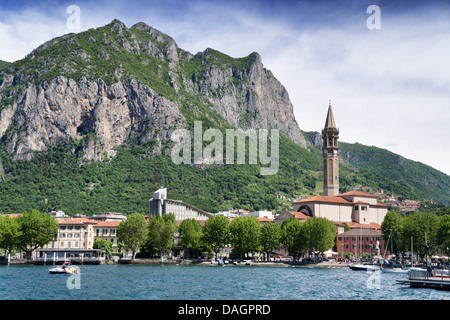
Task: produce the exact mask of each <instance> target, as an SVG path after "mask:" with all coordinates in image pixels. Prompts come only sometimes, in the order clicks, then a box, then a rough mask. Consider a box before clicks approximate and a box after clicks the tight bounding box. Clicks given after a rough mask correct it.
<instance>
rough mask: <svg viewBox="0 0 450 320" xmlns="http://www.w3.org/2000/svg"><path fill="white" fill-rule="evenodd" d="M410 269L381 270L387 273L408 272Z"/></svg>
mask: <svg viewBox="0 0 450 320" xmlns="http://www.w3.org/2000/svg"><path fill="white" fill-rule="evenodd" d="M408 271H409V270H408V269H403V268H381V272H385V273H408Z"/></svg>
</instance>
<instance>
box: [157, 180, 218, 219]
mask: <svg viewBox="0 0 450 320" xmlns="http://www.w3.org/2000/svg"><path fill="white" fill-rule="evenodd" d="M166 213H173V214H175V220H180V221H183V220H185V219H195V220H198V221H206V220H208V218H209V217H212V216H213V214H212V213H209V212H206V211H203V210H201V209H198V208H196V207H194V206H192V205H190V204H188V203H185V202H183V201H180V200H172V199H167V188H161V189H159V190H157V191H155V192H154V193H153V198H152V199H150V205H149V216H150V217H151V216H158V215H159V216H162V215H163V214H166Z"/></svg>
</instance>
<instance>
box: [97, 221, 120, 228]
mask: <svg viewBox="0 0 450 320" xmlns="http://www.w3.org/2000/svg"><path fill="white" fill-rule="evenodd" d="M121 222H122V221H99V222H98V223H97V224H96V225H95V226H96V227H113V228H114V227H118V226H119V224H120V223H121Z"/></svg>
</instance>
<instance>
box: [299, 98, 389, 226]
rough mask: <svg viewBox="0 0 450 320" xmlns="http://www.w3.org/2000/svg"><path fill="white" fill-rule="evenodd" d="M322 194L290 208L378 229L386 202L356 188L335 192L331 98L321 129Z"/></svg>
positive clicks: (335, 138)
mask: <svg viewBox="0 0 450 320" xmlns="http://www.w3.org/2000/svg"><path fill="white" fill-rule="evenodd" d="M322 139H323V147H322V156H323V196H319V195H318V196H314V197H311V198H307V199H303V200H300V201H296V202H294V203H293V207H294V212H301V213H303V214H304V215H306V216H309V217H324V218H327V219H328V220H330V221H333V222H335V223H344V222H345V223H347V225H349V226H350V228H352V227H358V228H359V227H366V228H371V229H380V228H381V223H382V222H383V220H384V217H385V216H386V214H387V206H386V205H383V204H379V203H378V202H377V197H376V196H374V195H371V194H369V193H365V192H360V191H350V192H346V193H342V194H339V142H338V139H339V129H338V128H337V127H336V123H335V121H334V116H333V110H332V108H331V101H330V105H329V108H328V115H327V119H326V122H325V128H324V129H323V130H322Z"/></svg>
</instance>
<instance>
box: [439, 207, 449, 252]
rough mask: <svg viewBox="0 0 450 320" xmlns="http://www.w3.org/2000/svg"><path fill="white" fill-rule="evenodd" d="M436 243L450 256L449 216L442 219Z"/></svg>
mask: <svg viewBox="0 0 450 320" xmlns="http://www.w3.org/2000/svg"><path fill="white" fill-rule="evenodd" d="M436 241H437V244H438V245H439V246H440V247H441V248H442V250H443V251H444V252H445V253H447V255H448V254H449V252H450V251H449V250H450V216H449V215H448V214H446V215H444V216H441V217H440V221H439V226H438V230H437V237H436Z"/></svg>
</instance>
